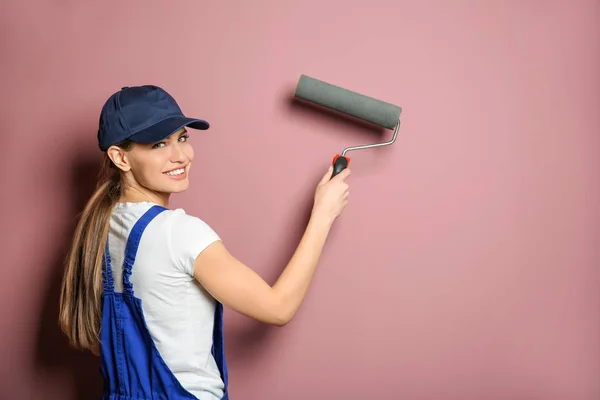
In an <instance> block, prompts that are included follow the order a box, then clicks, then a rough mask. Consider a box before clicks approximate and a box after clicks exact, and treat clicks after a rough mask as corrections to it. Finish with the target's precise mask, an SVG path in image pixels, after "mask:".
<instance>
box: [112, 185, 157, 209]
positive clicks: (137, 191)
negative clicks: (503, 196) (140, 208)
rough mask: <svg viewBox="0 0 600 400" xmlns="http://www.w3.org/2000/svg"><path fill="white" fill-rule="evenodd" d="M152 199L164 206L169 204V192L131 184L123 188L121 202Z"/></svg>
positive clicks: (151, 200)
mask: <svg viewBox="0 0 600 400" xmlns="http://www.w3.org/2000/svg"><path fill="white" fill-rule="evenodd" d="M142 201H150V202H152V203H156V204H158V205H160V206H163V207H168V206H169V193H159V192H155V191H152V190H148V189H145V188H141V187H135V186H129V185H127V187H126V188H125V190H123V194H122V195H121V198H120V199H119V202H120V203H137V202H142Z"/></svg>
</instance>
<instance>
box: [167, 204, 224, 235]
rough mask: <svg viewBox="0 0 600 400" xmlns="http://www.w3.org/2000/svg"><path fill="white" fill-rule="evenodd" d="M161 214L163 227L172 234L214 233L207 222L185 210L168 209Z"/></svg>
mask: <svg viewBox="0 0 600 400" xmlns="http://www.w3.org/2000/svg"><path fill="white" fill-rule="evenodd" d="M161 214H162V218H161V222H162V223H161V225H162V226H163V227H164V228H167V229H168V231H169V233H171V234H178V233H179V234H181V233H183V234H186V233H202V232H206V231H213V232H214V230H213V229H212V227H211V226H210V225H209V224H208V223H207V222H206V221H204V220H203V219H201V218H199V217H197V216H195V215H191V214H188V213H187V212H186V211H185V210H184V209H183V208H176V209H167V210H165V211H163V212H162V213H161Z"/></svg>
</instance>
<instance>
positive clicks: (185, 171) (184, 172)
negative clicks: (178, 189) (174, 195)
mask: <svg viewBox="0 0 600 400" xmlns="http://www.w3.org/2000/svg"><path fill="white" fill-rule="evenodd" d="M188 165H189V164H187V165H184V166H181V167H177V168H173V169H170V170H168V171H165V172H163V174H165V175H166V176H167V178H169V179H173V180H175V181H181V180H183V179H185V178H187V174H188ZM182 168H183V174H180V175H168V173H169V172H171V171H176V170H178V169H182Z"/></svg>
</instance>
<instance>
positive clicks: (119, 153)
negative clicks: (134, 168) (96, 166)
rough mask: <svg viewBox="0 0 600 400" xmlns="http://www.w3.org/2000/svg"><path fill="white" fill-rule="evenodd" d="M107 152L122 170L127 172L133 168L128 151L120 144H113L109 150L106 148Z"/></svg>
mask: <svg viewBox="0 0 600 400" xmlns="http://www.w3.org/2000/svg"><path fill="white" fill-rule="evenodd" d="M106 154H107V155H108V157H109V158H110V159H111V160H112V162H113V163H114V164H115V165H116V166H117V168H119V169H120V170H121V171H124V172H127V171H129V170H130V169H131V165H129V159H128V157H127V152H126V151H125V150H123V149H122V148H120V147H118V146H111V147H109V148H108V150H106Z"/></svg>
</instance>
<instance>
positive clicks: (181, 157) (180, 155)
mask: <svg viewBox="0 0 600 400" xmlns="http://www.w3.org/2000/svg"><path fill="white" fill-rule="evenodd" d="M185 160H186V157H185V154H184V152H183V149H182V148H181V145H180V144H179V143H176V144H175V145H173V146H171V162H174V163H182V162H185Z"/></svg>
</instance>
